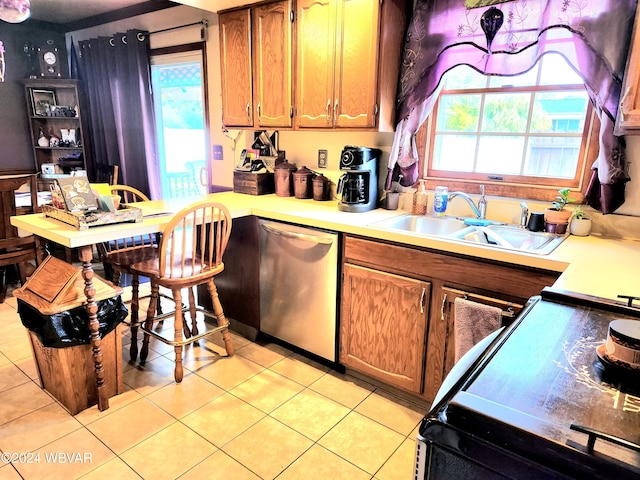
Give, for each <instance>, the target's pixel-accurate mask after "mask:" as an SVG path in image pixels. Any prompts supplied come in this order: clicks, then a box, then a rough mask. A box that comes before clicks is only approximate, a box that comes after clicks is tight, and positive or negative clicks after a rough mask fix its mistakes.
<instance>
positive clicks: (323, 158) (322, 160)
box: [318, 150, 329, 168]
mask: <svg viewBox="0 0 640 480" xmlns="http://www.w3.org/2000/svg"><path fill="white" fill-rule="evenodd" d="M328 163H329V159H328V158H327V151H326V150H318V168H327V166H328Z"/></svg>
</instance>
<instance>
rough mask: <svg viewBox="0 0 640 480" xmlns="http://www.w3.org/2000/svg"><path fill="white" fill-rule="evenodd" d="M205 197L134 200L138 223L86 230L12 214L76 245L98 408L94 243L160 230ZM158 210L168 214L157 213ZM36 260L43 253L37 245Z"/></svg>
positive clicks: (100, 377) (101, 403) (100, 373)
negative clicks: (140, 214)
mask: <svg viewBox="0 0 640 480" xmlns="http://www.w3.org/2000/svg"><path fill="white" fill-rule="evenodd" d="M204 198H206V197H191V198H188V199H179V200H172V201H163V200H156V201H150V202H139V203H136V207H140V208H142V210H143V221H142V222H138V223H120V224H116V225H107V226H99V227H92V228H89V229H88V230H84V231H78V230H76V229H75V227H73V226H71V225H67V224H65V223H63V222H60V221H58V220H55V219H52V218H46V217H45V216H44V215H43V214H40V213H38V214H31V215H18V216H15V217H11V224H12V225H13V226H15V227H18V228H21V229H23V230H25V231H27V232H29V233H32V234H34V235H36V236H37V237H39V238H44V239H47V240H49V241H52V242H55V243H58V244H60V245H62V246H64V247H68V248H77V249H78V258H79V259H80V261H81V262H82V278H83V280H84V294H85V295H86V297H87V304H86V310H87V314H88V316H89V331H90V332H91V346H92V349H93V362H94V366H95V372H96V386H97V389H98V408H99V409H100V410H106V409H107V408H109V398H108V396H107V395H106V392H105V390H104V388H103V386H104V370H103V368H102V348H101V339H100V332H99V327H100V323H99V321H98V317H97V311H98V306H97V303H96V300H95V293H96V292H95V288H94V285H93V277H94V271H93V267H92V261H93V245H95V244H98V243H101V242H108V241H112V240H117V239H120V238H124V237H130V236H135V235H144V234H149V233H158V232H162V231H163V229H164V227H165V225H166V224H167V223H168V222H169V220H170V219H171V216H172V215H171V214H173V213H177V212H178V211H179V210H180V209H181V208H183V207H185V206H186V205H189V204H190V203H193V202H195V201H197V200H201V199H204ZM161 212H167V213H169V214H165V215H159V214H160V213H161ZM39 250H40V254H39V258H38V262H40V261H41V260H42V259H43V257H44V254H43V252H42V249H41V248H40V249H39Z"/></svg>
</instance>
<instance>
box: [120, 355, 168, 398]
mask: <svg viewBox="0 0 640 480" xmlns="http://www.w3.org/2000/svg"><path fill="white" fill-rule="evenodd" d="M174 369H175V363H174V362H173V360H169V359H168V358H165V357H157V358H154V359H153V360H149V361H147V362H146V363H145V364H144V366H136V367H135V368H132V369H130V370H127V371H125V372H124V373H123V375H122V378H123V381H124V383H125V384H127V385H128V386H130V387H131V388H134V389H135V390H137V391H138V393H140V394H141V395H149V394H150V393H152V392H154V391H156V390H158V389H160V388H162V387H164V386H165V385H168V384H170V383H173V382H175V379H174V376H173V371H174Z"/></svg>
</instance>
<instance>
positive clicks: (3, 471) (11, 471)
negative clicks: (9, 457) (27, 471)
mask: <svg viewBox="0 0 640 480" xmlns="http://www.w3.org/2000/svg"><path fill="white" fill-rule="evenodd" d="M0 478H2V480H22V477H21V476H20V474H19V473H18V472H17V471H16V469H15V468H14V467H13V465H11V464H8V465H4V466H2V465H0Z"/></svg>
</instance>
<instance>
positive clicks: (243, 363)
mask: <svg viewBox="0 0 640 480" xmlns="http://www.w3.org/2000/svg"><path fill="white" fill-rule="evenodd" d="M262 370H264V367H262V366H260V365H258V364H257V363H254V362H252V361H251V360H247V359H246V358H243V357H241V356H240V355H234V356H233V357H222V358H220V359H218V360H217V361H216V362H214V363H212V364H211V365H207V366H206V367H204V368H202V369H200V370H198V372H197V375H200V376H201V377H203V378H205V379H206V380H209V381H210V382H212V383H215V384H216V385H218V386H219V387H220V388H224V389H225V390H231V389H232V388H234V387H236V386H238V385H240V384H241V383H242V382H244V381H246V380H248V379H250V378H251V377H253V376H254V375H257V374H258V373H260V372H261V371H262Z"/></svg>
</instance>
